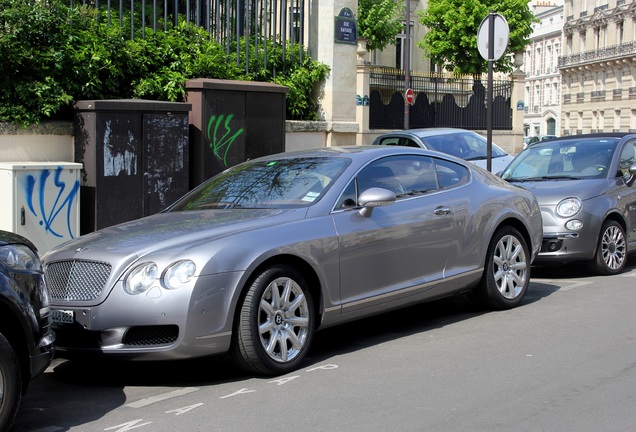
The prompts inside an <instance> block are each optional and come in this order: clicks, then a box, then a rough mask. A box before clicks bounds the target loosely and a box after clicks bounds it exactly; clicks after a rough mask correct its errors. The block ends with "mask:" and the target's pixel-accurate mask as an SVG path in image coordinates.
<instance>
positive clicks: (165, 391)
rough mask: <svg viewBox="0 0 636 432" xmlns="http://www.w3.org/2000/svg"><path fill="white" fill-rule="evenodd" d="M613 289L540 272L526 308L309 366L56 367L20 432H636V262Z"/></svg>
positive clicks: (576, 276)
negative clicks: (268, 370)
mask: <svg viewBox="0 0 636 432" xmlns="http://www.w3.org/2000/svg"><path fill="white" fill-rule="evenodd" d="M630 258H631V259H630V262H629V264H628V268H627V270H626V271H625V272H624V273H622V274H620V275H617V276H610V277H607V276H606V277H598V276H593V275H591V274H590V273H589V271H588V270H587V269H586V268H585V267H582V266H568V267H560V268H552V269H533V277H532V282H531V286H530V291H529V293H528V295H527V296H526V298H525V301H524V303H523V304H522V305H521V306H520V307H518V308H516V309H514V310H510V311H504V312H490V311H483V310H480V309H478V308H476V307H475V306H474V305H473V304H472V303H471V302H470V301H468V300H467V299H464V298H454V299H446V300H442V301H438V302H434V303H429V304H425V305H420V306H416V307H412V308H408V309H403V310H400V311H396V312H392V313H388V314H384V315H381V316H376V317H373V318H369V319H366V320H362V321H358V322H355V323H351V324H347V325H343V326H340V327H335V328H331V329H327V330H324V331H322V332H319V333H317V334H316V339H315V344H314V347H313V349H312V351H311V355H310V357H309V359H308V360H307V361H306V363H305V365H304V367H303V368H302V369H300V370H298V371H296V372H294V373H291V374H288V375H285V376H282V377H277V378H256V377H253V376H248V375H245V374H243V373H241V372H239V371H235V370H233V369H231V368H229V367H228V365H227V364H225V363H224V362H222V361H220V360H215V359H204V360H196V361H187V362H169V363H112V362H108V363H95V362H78V361H73V362H70V361H65V360H60V359H56V360H55V361H54V362H53V364H52V365H51V367H50V368H49V369H48V370H47V371H46V373H45V374H44V375H43V376H42V377H40V378H38V379H36V380H35V381H33V382H32V384H31V387H30V388H29V391H28V393H27V395H26V397H25V398H24V399H23V403H22V406H21V408H20V411H19V413H18V417H17V419H16V422H15V424H14V426H13V428H12V429H11V431H12V432H23V431H39V432H57V431H89V432H90V431H129V430H135V431H148V432H150V431H153V432H154V431H170V432H174V431H255V430H259V431H283V430H284V431H290V430H297V431H321V432H322V431H347V432H354V431H365V432H369V431H422V432H423V431H435V432H440V431H452V432H461V431H470V432H476V431H489V432H490V431H515V432H520V431H532V432H536V431H558V432H566V431H576V432H586V431H590V432H600V431H603V432H608V431H626V432H627V431H634V430H636V318H635V317H634V309H635V307H634V306H635V305H636V259H635V258H636V257H634V256H632V257H630Z"/></svg>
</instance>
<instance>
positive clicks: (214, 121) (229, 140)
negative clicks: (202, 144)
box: [207, 114, 244, 166]
mask: <svg viewBox="0 0 636 432" xmlns="http://www.w3.org/2000/svg"><path fill="white" fill-rule="evenodd" d="M233 118H234V114H229V115H228V116H227V117H226V118H225V123H223V115H220V116H218V117H217V116H215V115H213V116H212V117H210V121H208V131H207V133H208V139H210V140H212V142H211V143H210V147H212V150H213V151H214V155H215V156H216V157H217V158H219V159H221V160H222V161H223V164H224V165H225V166H227V152H228V151H229V150H230V147H231V146H232V144H233V143H234V140H235V139H236V138H237V137H238V136H239V135H240V134H242V133H243V130H244V129H243V128H240V129H239V130H238V131H236V132H235V133H234V135H231V136H228V135H230V134H231V133H232V128H230V122H231V121H232V119H233ZM222 124H223V126H224V128H225V133H224V134H223V135H222V136H221V137H219V127H220V126H221V125H222ZM212 126H214V133H211V129H212ZM221 132H223V131H221ZM222 150H225V151H224V152H223V154H221V151H222Z"/></svg>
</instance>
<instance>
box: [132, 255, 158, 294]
mask: <svg viewBox="0 0 636 432" xmlns="http://www.w3.org/2000/svg"><path fill="white" fill-rule="evenodd" d="M158 275H159V270H158V269H157V264H155V263H153V262H145V263H143V264H139V265H138V266H137V267H135V268H134V269H132V270H131V271H130V273H128V276H126V279H125V280H124V291H126V292H127V293H128V294H132V295H135V294H141V293H143V292H145V291H147V290H149V289H150V287H152V285H153V284H154V283H155V282H156V281H157V276H158Z"/></svg>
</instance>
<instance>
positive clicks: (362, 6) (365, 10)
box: [358, 0, 404, 51]
mask: <svg viewBox="0 0 636 432" xmlns="http://www.w3.org/2000/svg"><path fill="white" fill-rule="evenodd" d="M403 12H404V4H403V3H401V2H398V1H396V0H358V34H359V35H360V36H361V37H363V38H365V39H366V40H367V49H368V50H369V51H372V50H376V49H377V50H382V49H384V48H385V47H386V46H387V45H389V44H392V43H394V42H395V37H396V36H397V35H398V34H400V33H401V32H402V30H404V15H403Z"/></svg>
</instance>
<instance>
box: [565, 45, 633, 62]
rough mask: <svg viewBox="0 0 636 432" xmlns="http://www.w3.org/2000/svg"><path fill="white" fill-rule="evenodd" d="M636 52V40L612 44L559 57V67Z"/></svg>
mask: <svg viewBox="0 0 636 432" xmlns="http://www.w3.org/2000/svg"><path fill="white" fill-rule="evenodd" d="M635 54H636V41H631V42H626V43H622V44H619V45H612V46H609V47H606V48H602V49H597V50H592V51H583V52H581V53H578V54H572V55H569V56H564V57H559V67H563V66H571V65H576V64H580V63H589V62H592V61H598V60H606V59H609V58H613V57H621V56H628V55H635Z"/></svg>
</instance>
